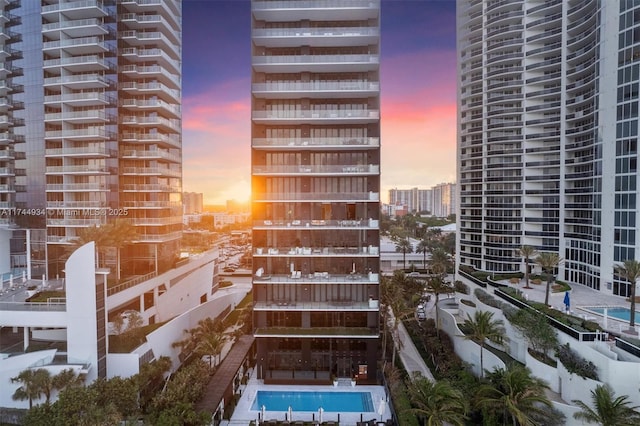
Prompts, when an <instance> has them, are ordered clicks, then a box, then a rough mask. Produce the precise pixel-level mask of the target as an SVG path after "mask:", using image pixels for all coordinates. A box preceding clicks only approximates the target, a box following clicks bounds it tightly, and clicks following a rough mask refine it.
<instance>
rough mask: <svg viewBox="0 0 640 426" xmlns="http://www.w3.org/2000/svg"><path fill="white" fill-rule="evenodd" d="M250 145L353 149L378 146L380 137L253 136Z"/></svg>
mask: <svg viewBox="0 0 640 426" xmlns="http://www.w3.org/2000/svg"><path fill="white" fill-rule="evenodd" d="M252 147H253V148H254V149H261V148H267V149H268V148H278V149H294V150H296V151H297V150H300V149H301V148H305V149H306V148H308V149H321V150H323V149H326V148H331V149H335V148H339V147H344V148H345V149H349V150H351V149H353V148H356V147H363V148H367V149H368V148H379V147H380V138H373V137H346V136H345V137H337V138H253V139H252Z"/></svg>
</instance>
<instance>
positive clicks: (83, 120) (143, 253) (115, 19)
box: [0, 0, 182, 275]
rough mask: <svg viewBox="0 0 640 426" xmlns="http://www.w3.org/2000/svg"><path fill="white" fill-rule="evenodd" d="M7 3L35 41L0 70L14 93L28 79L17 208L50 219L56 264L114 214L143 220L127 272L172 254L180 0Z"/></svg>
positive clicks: (22, 34)
mask: <svg viewBox="0 0 640 426" xmlns="http://www.w3.org/2000/svg"><path fill="white" fill-rule="evenodd" d="M4 4H5V8H8V7H9V5H11V7H13V10H12V11H11V12H10V16H11V17H12V18H13V17H15V19H9V21H8V22H10V23H13V25H14V26H12V30H11V31H12V34H14V35H15V36H16V37H17V41H16V43H15V44H12V45H11V46H15V47H16V48H18V49H20V50H22V52H23V53H22V54H21V55H19V56H15V55H13V56H11V55H9V56H3V58H9V59H11V60H8V62H7V64H8V65H9V67H8V68H7V70H5V73H4V75H0V78H1V79H2V80H3V82H6V84H7V86H6V89H7V90H9V92H7V93H8V94H7V96H8V97H5V98H4V99H7V101H9V100H10V99H11V97H10V95H11V90H13V89H10V86H12V85H13V83H12V81H14V82H18V83H23V84H21V85H18V86H17V87H16V89H18V88H19V89H20V93H19V94H16V98H19V99H21V103H19V104H18V105H19V108H17V107H14V108H13V110H15V111H16V112H15V114H16V115H18V116H19V118H18V119H14V120H13V121H12V123H11V125H12V126H17V125H20V124H23V123H24V124H26V125H25V126H24V127H23V128H22V130H20V128H18V130H16V133H18V135H16V136H17V138H16V140H17V141H21V142H24V144H23V145H24V152H23V153H22V154H21V155H19V156H16V157H15V158H16V166H17V167H16V168H15V169H13V170H14V171H15V172H16V173H15V174H16V178H15V179H16V186H15V189H16V190H18V191H19V192H18V193H17V195H16V197H15V207H17V208H18V209H20V211H27V212H32V214H29V215H20V214H17V215H16V216H17V220H19V221H21V225H22V226H25V227H30V228H41V229H46V238H47V253H48V261H49V274H50V275H55V274H59V273H60V274H62V267H63V262H62V259H63V258H65V257H66V256H65V253H67V252H68V248H69V246H70V244H71V243H72V241H73V240H74V239H75V238H76V237H77V236H78V232H79V231H80V230H81V229H83V228H86V227H90V226H101V225H104V224H105V223H107V222H108V221H114V220H121V221H126V222H128V223H130V224H132V225H134V226H135V231H136V232H135V237H134V241H133V243H132V244H129V245H127V246H126V247H124V248H123V249H122V252H123V256H122V258H123V259H125V262H124V263H123V265H122V269H123V273H124V274H125V275H140V274H145V273H149V272H154V271H155V272H157V271H158V269H162V266H161V265H171V264H172V261H173V260H174V259H175V258H176V254H177V251H178V243H179V238H180V230H181V223H182V218H181V215H182V203H181V193H182V188H181V186H182V184H181V180H182V168H181V167H182V166H181V110H180V103H181V56H182V53H181V49H182V46H181V40H182V36H181V31H182V22H181V3H180V1H179V0H168V1H160V0H157V1H141V0H122V1H118V2H102V1H87V2H66V1H58V0H43V1H42V2H28V1H22V2H20V1H11V2H4ZM4 25H5V26H6V25H7V24H6V23H5V24H4ZM9 40H11V39H9ZM6 43H7V42H6V41H5V46H7V47H6V48H7V49H10V50H11V48H9V47H8V46H9V45H8V44H6ZM13 60H16V61H17V63H18V64H19V65H23V68H21V69H15V70H14V71H16V72H17V74H16V72H14V73H13V74H11V73H8V72H7V71H8V70H9V69H10V68H16V67H14V66H13V62H12V61H13ZM12 76H17V77H15V78H13V80H12V79H11V77H12ZM4 111H9V112H11V109H10V108H5V110H4ZM9 121H11V120H8V123H7V125H6V126H5V128H4V131H5V133H7V134H9V133H11V127H9ZM14 142H15V141H14ZM7 146H8V145H7ZM43 172H44V173H43ZM7 182H8V181H7ZM0 183H1V182H0ZM0 197H2V195H1V194H0ZM6 199H7V201H10V197H8V196H7V197H6Z"/></svg>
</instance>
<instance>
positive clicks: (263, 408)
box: [260, 405, 267, 421]
mask: <svg viewBox="0 0 640 426" xmlns="http://www.w3.org/2000/svg"><path fill="white" fill-rule="evenodd" d="M266 409H267V407H265V406H264V405H263V406H262V408H261V409H260V411H262V421H264V412H265V410H266Z"/></svg>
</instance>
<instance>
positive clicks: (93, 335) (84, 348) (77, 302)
mask: <svg viewBox="0 0 640 426" xmlns="http://www.w3.org/2000/svg"><path fill="white" fill-rule="evenodd" d="M65 274H66V292H67V321H68V324H67V358H68V359H69V360H70V361H71V362H81V363H88V364H90V365H91V369H90V370H89V374H88V375H87V381H88V382H92V381H94V380H95V379H96V378H97V376H98V332H97V330H96V320H97V315H96V278H95V277H96V267H95V245H94V243H93V242H90V243H87V244H85V245H83V246H82V247H80V248H79V249H77V250H76V251H74V252H73V254H71V256H69V259H68V260H67V262H66V263H65ZM105 327H106V323H105Z"/></svg>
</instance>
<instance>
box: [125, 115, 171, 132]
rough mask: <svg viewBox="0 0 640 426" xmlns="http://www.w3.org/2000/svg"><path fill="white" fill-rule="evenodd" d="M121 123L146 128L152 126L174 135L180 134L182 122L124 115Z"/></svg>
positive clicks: (162, 118)
mask: <svg viewBox="0 0 640 426" xmlns="http://www.w3.org/2000/svg"><path fill="white" fill-rule="evenodd" d="M120 122H121V123H122V124H125V125H130V126H137V127H144V126H150V127H154V128H160V129H163V130H165V131H170V132H174V133H179V132H180V129H181V127H180V120H176V119H173V120H171V119H167V118H164V117H146V116H143V115H123V116H120Z"/></svg>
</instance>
